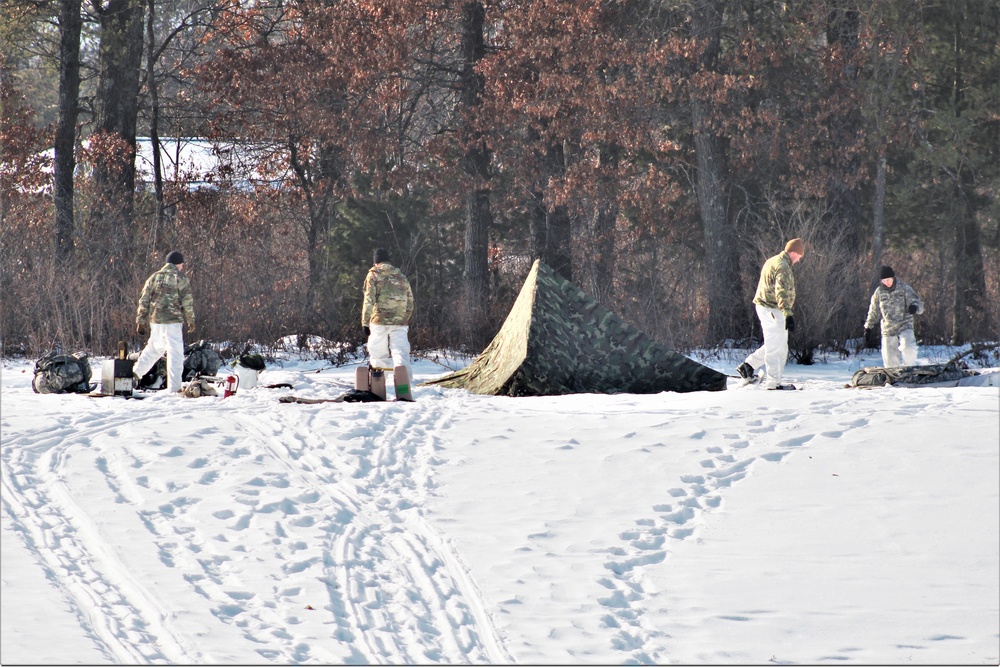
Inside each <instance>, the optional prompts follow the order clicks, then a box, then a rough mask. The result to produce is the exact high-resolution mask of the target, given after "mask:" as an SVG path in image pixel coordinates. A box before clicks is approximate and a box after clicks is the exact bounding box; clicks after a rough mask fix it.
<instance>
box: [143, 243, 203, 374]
mask: <svg viewBox="0 0 1000 667" xmlns="http://www.w3.org/2000/svg"><path fill="white" fill-rule="evenodd" d="M183 270H184V256H183V255H182V254H181V253H180V252H178V251H176V250H174V251H173V252H171V253H169V254H168V255H167V257H166V264H164V265H163V267H162V268H161V269H160V270H159V271H157V272H156V273H154V274H153V275H151V276H150V277H149V278H147V279H146V284H145V285H143V286H142V295H141V296H140V297H139V308H138V310H137V311H136V316H135V324H136V327H135V329H136V332H137V333H139V334H142V333H144V332H145V331H146V330H147V329H148V330H149V341H148V342H147V343H146V347H144V348H143V350H142V353H141V354H140V355H139V358H138V359H137V360H136V362H135V367H134V368H133V372H134V373H135V375H136V377H137V378H141V377H142V376H143V375H145V374H146V373H147V372H149V369H150V368H152V367H153V364H155V363H156V362H157V361H159V360H160V357H162V356H163V355H164V354H166V355H167V391H168V392H179V391H180V390H181V378H182V376H183V373H184V331H183V329H182V324H183V322H184V320H185V319H186V320H187V324H188V331H194V298H193V297H192V296H191V281H190V280H188V277H187V276H185V275H184V274H183V273H182V271H183ZM137 383H138V381H137Z"/></svg>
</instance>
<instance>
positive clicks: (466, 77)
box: [459, 2, 493, 347]
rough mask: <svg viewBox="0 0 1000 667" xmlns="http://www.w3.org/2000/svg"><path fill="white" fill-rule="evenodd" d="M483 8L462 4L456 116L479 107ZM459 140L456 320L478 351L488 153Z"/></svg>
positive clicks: (484, 306)
mask: <svg viewBox="0 0 1000 667" xmlns="http://www.w3.org/2000/svg"><path fill="white" fill-rule="evenodd" d="M485 20H486V9H485V8H484V7H483V4H482V3H481V2H467V3H465V4H464V5H463V6H462V75H461V98H460V109H459V113H460V115H462V116H465V115H469V116H471V115H472V114H473V110H474V109H475V108H476V107H477V106H479V104H480V95H481V92H482V88H483V80H482V76H480V75H479V74H478V73H477V72H476V65H477V64H478V63H479V61H480V60H482V59H483V58H484V57H485V55H486V41H485V36H484V24H485ZM460 139H461V141H462V144H463V145H464V146H465V155H464V156H463V159H462V170H463V171H464V172H465V173H466V175H468V176H469V177H471V179H472V180H473V182H474V185H473V186H472V189H471V190H470V191H469V192H468V193H467V194H466V198H465V202H466V205H465V214H466V215H465V273H464V276H463V280H464V287H465V290H464V292H465V293H464V295H463V299H464V311H465V312H464V316H463V317H462V318H461V320H462V323H463V327H464V328H465V334H464V337H465V338H466V340H467V342H469V343H470V344H473V345H474V346H476V347H479V346H480V345H481V344H483V343H485V342H487V341H486V340H485V336H486V332H485V331H484V326H485V324H486V313H487V311H488V306H489V301H490V274H489V264H488V253H489V236H490V227H491V226H492V224H493V213H492V210H491V201H492V193H491V191H490V189H489V188H488V187H486V184H487V183H488V182H489V180H490V161H491V157H490V152H489V150H488V149H487V148H486V144H485V142H484V141H483V139H482V137H481V136H480V135H479V132H477V131H476V130H474V129H472V128H470V127H468V126H467V125H463V126H462V128H461V130H460Z"/></svg>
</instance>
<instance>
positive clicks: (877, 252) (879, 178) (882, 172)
mask: <svg viewBox="0 0 1000 667" xmlns="http://www.w3.org/2000/svg"><path fill="white" fill-rule="evenodd" d="M882 151H883V154H882V155H881V156H879V160H878V170H877V171H876V173H875V205H874V207H873V211H872V222H873V227H874V228H873V229H872V246H873V247H872V275H871V281H870V282H871V287H875V286H876V285H878V281H879V269H880V267H881V266H882V255H883V254H885V187H886V170H887V166H886V159H885V153H884V151H885V148H884V147H883V148H882Z"/></svg>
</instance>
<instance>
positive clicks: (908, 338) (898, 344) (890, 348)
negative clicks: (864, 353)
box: [882, 329, 917, 368]
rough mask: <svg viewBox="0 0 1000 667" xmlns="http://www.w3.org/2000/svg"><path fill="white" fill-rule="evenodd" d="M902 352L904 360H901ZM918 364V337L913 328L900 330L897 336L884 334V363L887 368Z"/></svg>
mask: <svg viewBox="0 0 1000 667" xmlns="http://www.w3.org/2000/svg"><path fill="white" fill-rule="evenodd" d="M900 353H902V361H903V363H902V364H901V363H899V362H900ZM916 364H917V339H916V337H915V336H914V335H913V329H907V330H906V331H900V332H899V335H897V336H882V365H883V366H885V367H886V368H895V367H897V366H915V365H916Z"/></svg>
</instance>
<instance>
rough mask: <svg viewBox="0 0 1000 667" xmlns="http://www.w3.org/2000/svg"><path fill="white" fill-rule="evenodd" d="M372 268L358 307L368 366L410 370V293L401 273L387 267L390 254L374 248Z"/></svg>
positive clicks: (411, 308) (389, 265)
mask: <svg viewBox="0 0 1000 667" xmlns="http://www.w3.org/2000/svg"><path fill="white" fill-rule="evenodd" d="M372 259H373V261H374V266H372V268H370V269H369V270H368V275H367V277H365V296H364V302H363V303H362V306H361V329H362V330H363V331H364V333H365V337H366V338H367V341H368V342H367V347H368V357H369V363H370V364H371V366H372V367H373V368H393V367H395V366H405V367H406V372H407V373H408V374H409V377H410V378H411V381H412V378H413V369H412V368H411V367H410V341H409V338H408V334H409V329H410V327H409V323H410V317H411V316H412V315H413V290H411V289H410V281H408V280H407V279H406V276H404V275H403V272H402V271H400V270H399V269H397V268H396V267H395V266H393V265H392V264H390V263H389V252H388V251H387V250H386V249H385V248H376V249H375V253H374V256H373V257H372Z"/></svg>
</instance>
